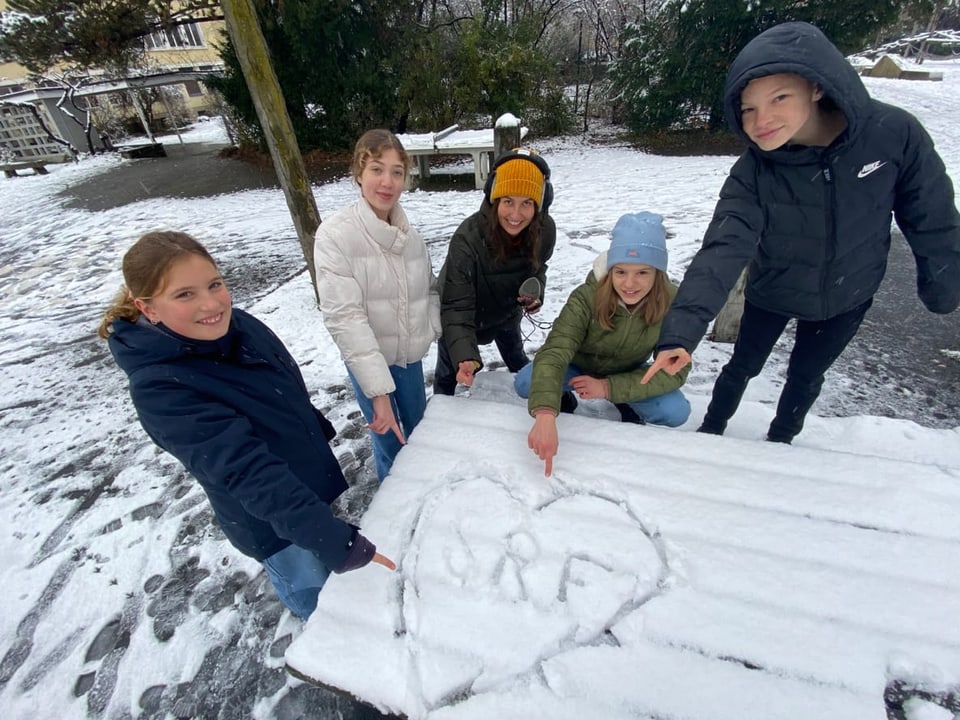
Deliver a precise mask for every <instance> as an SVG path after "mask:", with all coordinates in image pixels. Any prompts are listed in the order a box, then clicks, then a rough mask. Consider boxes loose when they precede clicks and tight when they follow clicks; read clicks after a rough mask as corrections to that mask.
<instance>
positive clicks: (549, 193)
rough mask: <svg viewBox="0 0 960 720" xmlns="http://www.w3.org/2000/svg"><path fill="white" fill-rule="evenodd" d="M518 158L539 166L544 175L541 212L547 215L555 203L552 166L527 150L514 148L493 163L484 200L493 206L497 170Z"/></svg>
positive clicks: (535, 153) (532, 151) (484, 191)
mask: <svg viewBox="0 0 960 720" xmlns="http://www.w3.org/2000/svg"><path fill="white" fill-rule="evenodd" d="M517 158H520V159H522V160H527V161H529V162H532V163H533V164H534V165H536V166H537V170H539V171H540V172H541V174H542V175H543V202H542V203H540V212H542V213H545V212H546V211H547V208H549V207H550V204H551V203H552V202H553V185H552V184H551V182H550V166H549V165H547V161H546V160H544V159H543V158H542V157H541V156H540V155H539V154H538V153H537V152H536V151H534V150H527V149H526V148H514V149H513V150H511V151H510V152H506V153H504V154H503V155H501V156H500V157H498V158H497V160H496V162H494V163H493V167H492V168H490V174H489V175H488V176H487V181H486V182H485V183H484V184H483V197H484V199H485V200H486V201H487V202H488V203H490V204H491V205H492V204H493V200H491V199H490V195H491V193H492V192H493V186H494V184H495V183H496V181H497V180H496V178H497V168H498V167H500V166H501V165H503V164H504V163H505V162H507V161H509V160H516V159H517Z"/></svg>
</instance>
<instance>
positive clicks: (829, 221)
mask: <svg viewBox="0 0 960 720" xmlns="http://www.w3.org/2000/svg"><path fill="white" fill-rule="evenodd" d="M821 168H822V170H823V180H824V183H825V184H826V188H825V192H826V195H827V198H826V199H827V202H826V208H825V212H824V223H825V225H826V227H825V230H826V233H825V234H824V238H825V240H826V243H827V246H826V248H824V264H823V269H822V270H821V271H820V297H821V308H822V312H821V315H822V316H823V317H824V318H828V317H830V308H829V300H828V298H829V293H828V292H827V278H828V277H829V276H830V265H831V264H832V263H833V260H834V257H835V255H836V247H837V242H836V237H835V235H836V230H835V228H834V222H833V216H834V208H835V207H836V203H837V187H836V185H835V184H834V182H833V171H832V170H831V169H830V164H829V158H824V159H823V161H822V165H821Z"/></svg>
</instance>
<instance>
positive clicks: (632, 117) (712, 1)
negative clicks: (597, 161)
mask: <svg viewBox="0 0 960 720" xmlns="http://www.w3.org/2000/svg"><path fill="white" fill-rule="evenodd" d="M900 6H901V3H900V2H898V1H897V0H757V1H756V2H750V3H747V2H744V0H668V1H667V2H665V3H663V5H662V6H661V7H659V8H654V9H653V10H652V11H651V12H650V13H649V14H648V15H647V16H645V17H643V18H641V19H640V20H639V21H638V22H636V23H633V24H631V25H629V26H627V28H625V30H624V39H623V44H622V48H623V49H622V53H621V55H620V58H619V60H618V61H617V63H616V66H615V68H614V83H615V85H616V87H617V91H618V93H619V95H620V97H621V98H622V100H623V102H624V104H625V106H626V109H627V123H628V125H629V126H630V128H631V129H632V130H633V131H635V132H639V133H645V132H651V131H659V130H669V129H689V128H701V129H708V130H718V129H720V128H722V127H724V118H723V97H722V94H723V85H724V81H725V79H726V73H727V68H728V67H729V65H730V63H731V62H732V61H733V59H734V57H736V54H737V53H738V52H739V51H740V50H741V48H743V46H744V45H746V44H747V42H748V41H749V40H750V39H751V38H753V37H754V36H756V35H757V34H759V33H760V32H762V31H763V30H766V29H767V28H769V27H772V26H773V25H777V24H778V23H782V22H787V21H791V20H803V21H806V22H810V23H813V24H814V25H816V26H817V27H819V28H820V29H821V30H823V32H824V33H825V34H826V35H827V36H828V37H829V38H830V39H831V40H833V42H834V43H835V44H836V45H837V46H838V47H839V48H840V49H841V50H843V51H845V52H854V51H856V50H860V49H862V48H863V47H864V44H865V43H866V42H867V41H868V39H872V38H873V36H874V34H875V33H876V32H877V30H878V29H879V28H882V27H885V26H888V25H890V24H891V23H892V22H894V21H895V20H896V19H897V16H898V13H899V11H900ZM850 18H856V22H850Z"/></svg>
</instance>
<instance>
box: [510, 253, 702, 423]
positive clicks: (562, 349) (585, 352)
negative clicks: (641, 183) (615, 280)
mask: <svg viewBox="0 0 960 720" xmlns="http://www.w3.org/2000/svg"><path fill="white" fill-rule="evenodd" d="M604 275H606V254H605V253H604V254H603V255H601V256H600V257H599V258H597V262H596V263H594V268H593V270H591V271H590V274H589V275H588V276H587V280H586V282H585V283H583V284H582V285H580V286H579V287H577V288H576V289H575V290H574V291H573V292H572V293H570V297H569V298H568V299H567V302H566V304H565V305H564V306H563V309H562V310H561V311H560V315H559V316H557V319H556V321H555V322H554V323H553V328H552V329H551V330H550V334H549V335H547V340H546V342H545V343H544V344H543V347H541V348H540V350H539V351H538V352H537V355H536V357H535V358H534V360H533V377H532V380H531V384H530V397H529V399H528V401H527V409H528V410H529V411H530V414H531V415H532V414H533V413H534V412H535V411H536V410H541V409H543V408H549V409H551V410H553V411H554V412H559V411H560V393H561V389H562V388H561V386H562V384H563V379H564V376H565V374H566V372H567V367H568V366H570V365H575V366H576V367H578V368H580V370H581V371H583V374H585V375H590V376H592V377H596V378H605V379H606V380H607V381H608V382H609V383H610V397H609V398H608V399H609V400H610V402H614V403H622V402H636V401H638V400H645V399H646V398H651V397H657V396H658V395H665V394H666V393H668V392H672V391H673V390H676V389H677V388H679V387H680V386H681V385H683V383H684V382H686V380H687V375H688V374H689V373H690V366H689V365H688V366H687V367H685V368H684V369H683V370H681V371H680V372H678V373H677V374H676V375H672V376H671V375H668V374H667V373H665V372H659V373H657V374H656V375H654V376H653V378H652V379H651V380H650V382H649V383H647V384H646V385H643V384H641V383H640V380H641V379H642V378H643V375H644V373H645V372H646V371H647V367H648V364H649V363H648V361H649V360H650V356H651V354H652V353H653V351H654V350H655V349H656V347H657V340H658V338H659V337H660V325H661V323H659V322H658V323H656V324H654V325H648V324H647V323H646V322H645V321H644V320H643V317H642V316H641V314H640V313H631V312H629V311H628V310H627V309H626V308H625V307H623V306H622V305H621V306H619V307H618V308H617V311H616V313H615V314H614V317H613V329H612V330H605V329H604V328H603V327H602V326H601V325H600V323H599V322H598V321H597V318H596V313H595V309H594V305H595V299H596V294H597V285H598V284H599V282H600V280H601V279H602V278H603V276H604ZM670 294H671V297H675V296H676V294H677V289H676V287H675V286H674V285H673V284H672V283H671V284H670Z"/></svg>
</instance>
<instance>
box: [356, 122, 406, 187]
mask: <svg viewBox="0 0 960 720" xmlns="http://www.w3.org/2000/svg"><path fill="white" fill-rule="evenodd" d="M387 150H396V151H397V155H399V156H400V162H402V163H403V176H404V177H406V176H407V174H409V172H410V155H409V154H407V151H406V150H405V149H404V147H403V143H401V142H400V140H399V139H398V138H397V136H396V135H394V134H393V133H392V132H390V131H389V130H367V131H366V132H365V133H364V134H363V135H361V136H360V139H359V140H357V144H356V146H355V147H354V149H353V163H352V164H351V166H350V172H351V173H353V179H354V180H356V182H357V184H358V185H359V184H360V176H361V175H363V169H364V168H365V167H366V166H367V163H368V162H370V161H371V160H379V159H380V158H381V157H383V154H384V153H385V152H386V151H387Z"/></svg>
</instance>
